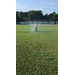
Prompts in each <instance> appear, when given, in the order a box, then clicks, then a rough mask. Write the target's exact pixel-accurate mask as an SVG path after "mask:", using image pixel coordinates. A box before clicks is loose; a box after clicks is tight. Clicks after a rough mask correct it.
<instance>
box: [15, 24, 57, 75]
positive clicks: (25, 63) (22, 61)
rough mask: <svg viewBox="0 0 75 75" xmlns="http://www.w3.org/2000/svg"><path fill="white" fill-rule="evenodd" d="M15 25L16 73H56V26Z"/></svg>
mask: <svg viewBox="0 0 75 75" xmlns="http://www.w3.org/2000/svg"><path fill="white" fill-rule="evenodd" d="M34 29H35V26H30V25H16V75H58V26H45V25H44V26H42V25H41V26H40V25H39V26H38V29H37V30H38V31H37V32H35V31H34Z"/></svg>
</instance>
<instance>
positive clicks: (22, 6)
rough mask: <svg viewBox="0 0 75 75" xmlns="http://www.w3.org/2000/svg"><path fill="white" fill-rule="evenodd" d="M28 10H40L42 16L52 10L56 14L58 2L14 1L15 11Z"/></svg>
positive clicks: (45, 0) (49, 0)
mask: <svg viewBox="0 0 75 75" xmlns="http://www.w3.org/2000/svg"><path fill="white" fill-rule="evenodd" d="M30 10H41V11H42V13H43V14H44V15H45V14H50V13H52V12H53V11H54V10H55V12H56V13H58V0H16V11H22V12H28V11H30Z"/></svg>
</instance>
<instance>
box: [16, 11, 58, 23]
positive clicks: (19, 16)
mask: <svg viewBox="0 0 75 75" xmlns="http://www.w3.org/2000/svg"><path fill="white" fill-rule="evenodd" d="M34 20H37V21H39V20H41V21H45V20H49V21H58V14H56V12H53V13H50V14H49V15H48V14H45V15H43V13H42V11H41V10H37V11H34V10H31V11H29V12H22V11H20V12H19V11H16V22H24V21H34Z"/></svg>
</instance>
